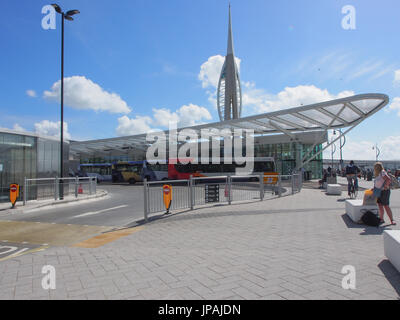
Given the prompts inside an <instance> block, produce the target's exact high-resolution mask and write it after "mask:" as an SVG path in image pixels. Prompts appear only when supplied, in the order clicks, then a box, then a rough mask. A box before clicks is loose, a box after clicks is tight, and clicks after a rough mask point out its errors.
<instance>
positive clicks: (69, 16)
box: [52, 3, 80, 200]
mask: <svg viewBox="0 0 400 320" xmlns="http://www.w3.org/2000/svg"><path fill="white" fill-rule="evenodd" d="M52 6H53V8H54V10H55V11H56V12H57V13H59V14H61V129H60V130H61V138H60V177H61V178H62V177H63V176H64V19H67V20H69V21H73V20H74V19H73V18H72V16H73V15H74V14H77V13H80V12H79V10H69V11H67V12H66V13H64V12H63V11H62V10H61V8H60V6H59V5H58V4H55V3H53V4H52ZM63 183H64V181H63V180H62V179H61V180H60V200H62V199H64V184H63Z"/></svg>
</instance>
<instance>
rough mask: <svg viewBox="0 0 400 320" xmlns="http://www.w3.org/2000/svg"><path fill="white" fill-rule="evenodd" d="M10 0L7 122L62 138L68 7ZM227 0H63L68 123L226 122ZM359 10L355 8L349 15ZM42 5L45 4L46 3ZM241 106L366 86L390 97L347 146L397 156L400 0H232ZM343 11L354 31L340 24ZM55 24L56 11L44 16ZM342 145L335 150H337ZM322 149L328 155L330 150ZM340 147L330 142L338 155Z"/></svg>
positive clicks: (0, 106) (71, 133) (346, 153)
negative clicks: (221, 110) (222, 84)
mask: <svg viewBox="0 0 400 320" xmlns="http://www.w3.org/2000/svg"><path fill="white" fill-rule="evenodd" d="M50 3H51V2H48V1H42V0H34V1H32V0H19V1H12V0H3V1H2V12H3V13H4V14H3V17H2V19H1V20H0V39H1V40H2V49H3V50H1V51H0V127H2V128H9V129H14V130H19V131H33V132H36V133H39V134H44V135H50V136H58V135H59V128H60V103H59V101H60V97H59V95H60V94H59V92H60V77H61V75H60V59H61V58H60V53H61V18H60V15H58V14H57V15H56V24H55V29H45V28H43V23H44V24H45V26H46V24H47V25H49V23H50V22H51V21H50V20H48V18H47V15H48V11H44V13H42V10H44V9H45V8H46V7H45V6H46V5H49V4H50ZM228 3H229V2H228V0H170V1H165V0H146V1H143V0H116V1H107V0H96V1H94V0H79V1H77V0H68V1H66V0H64V1H63V0H58V1H57V4H59V5H60V7H61V8H62V9H63V10H64V11H65V12H66V11H68V10H71V9H78V10H80V14H78V15H75V16H74V19H75V20H74V21H65V51H64V52H65V53H64V54H65V57H64V91H65V96H64V99H65V100H64V101H65V109H64V121H65V128H66V132H65V136H66V138H68V139H72V140H91V139H101V138H111V137H117V136H124V135H133V134H139V133H145V132H150V131H153V130H158V129H167V128H168V122H169V121H177V122H178V124H179V126H182V127H183V126H190V125H195V124H201V123H208V122H216V121H219V118H218V112H217V108H216V86H217V83H218V77H219V73H220V70H221V67H222V64H223V61H224V56H225V54H226V50H227V36H228ZM347 5H351V6H353V8H354V9H355V12H354V13H355V15H354V17H355V20H348V19H347V17H348V16H349V12H348V11H346V12H344V13H342V10H343V7H345V6H347ZM43 8H44V9H43ZM231 11H232V29H233V37H234V50H235V55H236V57H237V63H238V65H239V66H240V77H241V82H242V91H243V92H242V93H243V112H242V116H249V115H255V114H259V113H265V112H270V111H276V110H280V109H283V108H289V107H297V106H300V105H301V104H303V105H306V104H311V103H315V102H322V101H327V100H331V99H335V98H338V97H345V96H352V95H355V94H362V93H384V94H387V95H388V96H389V98H390V103H389V104H388V106H386V107H385V108H384V109H382V110H381V111H379V112H378V113H377V114H375V115H373V116H372V117H371V118H369V119H367V120H365V121H364V122H363V123H361V124H360V125H359V126H358V127H356V128H355V129H353V130H352V131H351V132H350V133H349V134H348V135H347V139H346V144H345V146H344V148H343V157H344V158H345V159H354V160H357V159H358V160H361V159H364V160H374V159H375V151H374V150H373V149H372V147H373V146H374V145H375V144H378V148H379V149H380V151H381V154H380V159H382V160H399V159H400V125H399V121H400V61H399V56H400V55H399V52H400V42H399V41H398V34H399V28H400V22H399V18H398V17H399V14H400V2H399V1H398V0H381V1H379V2H377V1H374V0H345V1H341V0H325V1H317V0H296V1H294V0H279V1H277V0H276V1H273V0H271V1H266V0H250V1H248V0H246V1H244V0H231ZM343 20H345V22H347V24H349V23H350V24H351V23H353V22H354V24H353V25H352V26H353V27H354V29H345V28H343ZM50 24H51V23H50ZM337 149H338V148H337ZM324 157H326V158H331V149H330V148H328V149H327V150H326V152H325V153H324ZM338 157H339V151H336V153H335V154H334V158H338Z"/></svg>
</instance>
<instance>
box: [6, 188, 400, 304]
mask: <svg viewBox="0 0 400 320" xmlns="http://www.w3.org/2000/svg"><path fill="white" fill-rule="evenodd" d="M399 195H400V190H395V191H393V193H392V198H391V199H392V209H393V211H394V215H395V217H397V220H398V221H399V222H400V218H399V217H400V197H399ZM344 207H345V203H344V198H343V197H338V196H328V195H326V194H325V193H324V192H323V191H322V190H315V189H314V190H310V189H304V190H303V191H302V192H301V193H299V194H296V195H294V196H289V197H284V198H280V199H276V200H268V201H264V202H254V203H251V204H240V205H239V204H237V205H235V204H234V205H231V206H220V207H211V208H203V209H198V210H194V211H191V212H185V213H181V214H177V215H172V216H170V217H168V218H166V219H162V220H158V221H154V222H152V223H150V224H147V225H145V226H141V227H137V228H136V229H130V230H129V232H127V233H126V235H121V234H119V235H116V238H115V239H116V240H115V241H112V242H108V243H107V241H104V244H103V245H102V242H101V241H102V239H101V238H102V236H99V237H98V238H97V239H92V242H91V241H90V240H89V241H88V242H84V243H81V244H78V247H62V246H61V247H50V248H48V249H47V250H44V251H39V252H35V253H31V254H26V255H22V256H19V257H16V258H12V259H8V260H6V261H3V262H0V299H399V295H400V274H399V273H398V272H397V271H396V270H395V269H394V267H393V266H392V265H391V264H390V262H389V261H388V260H387V259H386V258H385V256H384V254H383V236H382V232H383V230H384V229H385V228H386V229H399V226H396V227H392V226H387V227H385V228H372V227H365V226H362V225H357V224H354V223H352V222H351V221H350V220H349V219H348V218H347V217H346V216H345V214H344ZM386 220H387V217H386ZM96 241H97V242H96ZM91 243H92V244H93V243H97V244H98V245H100V246H97V247H96V245H93V246H92V247H91V245H90V244H91ZM44 265H52V266H54V267H55V270H56V289H55V290H49V291H47V290H44V289H43V288H42V286H41V283H42V278H43V276H44V275H43V274H42V273H41V270H42V267H43V266H44ZM345 265H352V266H354V267H355V270H356V289H355V290H345V289H343V288H342V279H343V277H344V274H342V273H341V270H342V268H343V266H345Z"/></svg>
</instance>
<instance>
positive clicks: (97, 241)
mask: <svg viewBox="0 0 400 320" xmlns="http://www.w3.org/2000/svg"><path fill="white" fill-rule="evenodd" d="M143 228H144V227H143V226H140V227H134V228H129V229H123V230H118V231H111V232H107V233H103V234H101V235H98V236H95V237H93V238H90V239H87V240H85V241H82V242H79V243H76V244H74V245H73V247H80V248H98V247H101V246H104V245H105V244H107V243H110V242H113V241H115V240H117V239H119V238H122V237H126V236H128V235H130V234H132V233H135V232H138V231H140V230H142V229H143Z"/></svg>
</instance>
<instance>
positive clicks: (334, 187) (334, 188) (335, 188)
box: [326, 184, 342, 196]
mask: <svg viewBox="0 0 400 320" xmlns="http://www.w3.org/2000/svg"><path fill="white" fill-rule="evenodd" d="M326 193H327V194H331V195H336V196H340V195H342V186H341V185H340V184H328V186H327V188H326Z"/></svg>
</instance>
